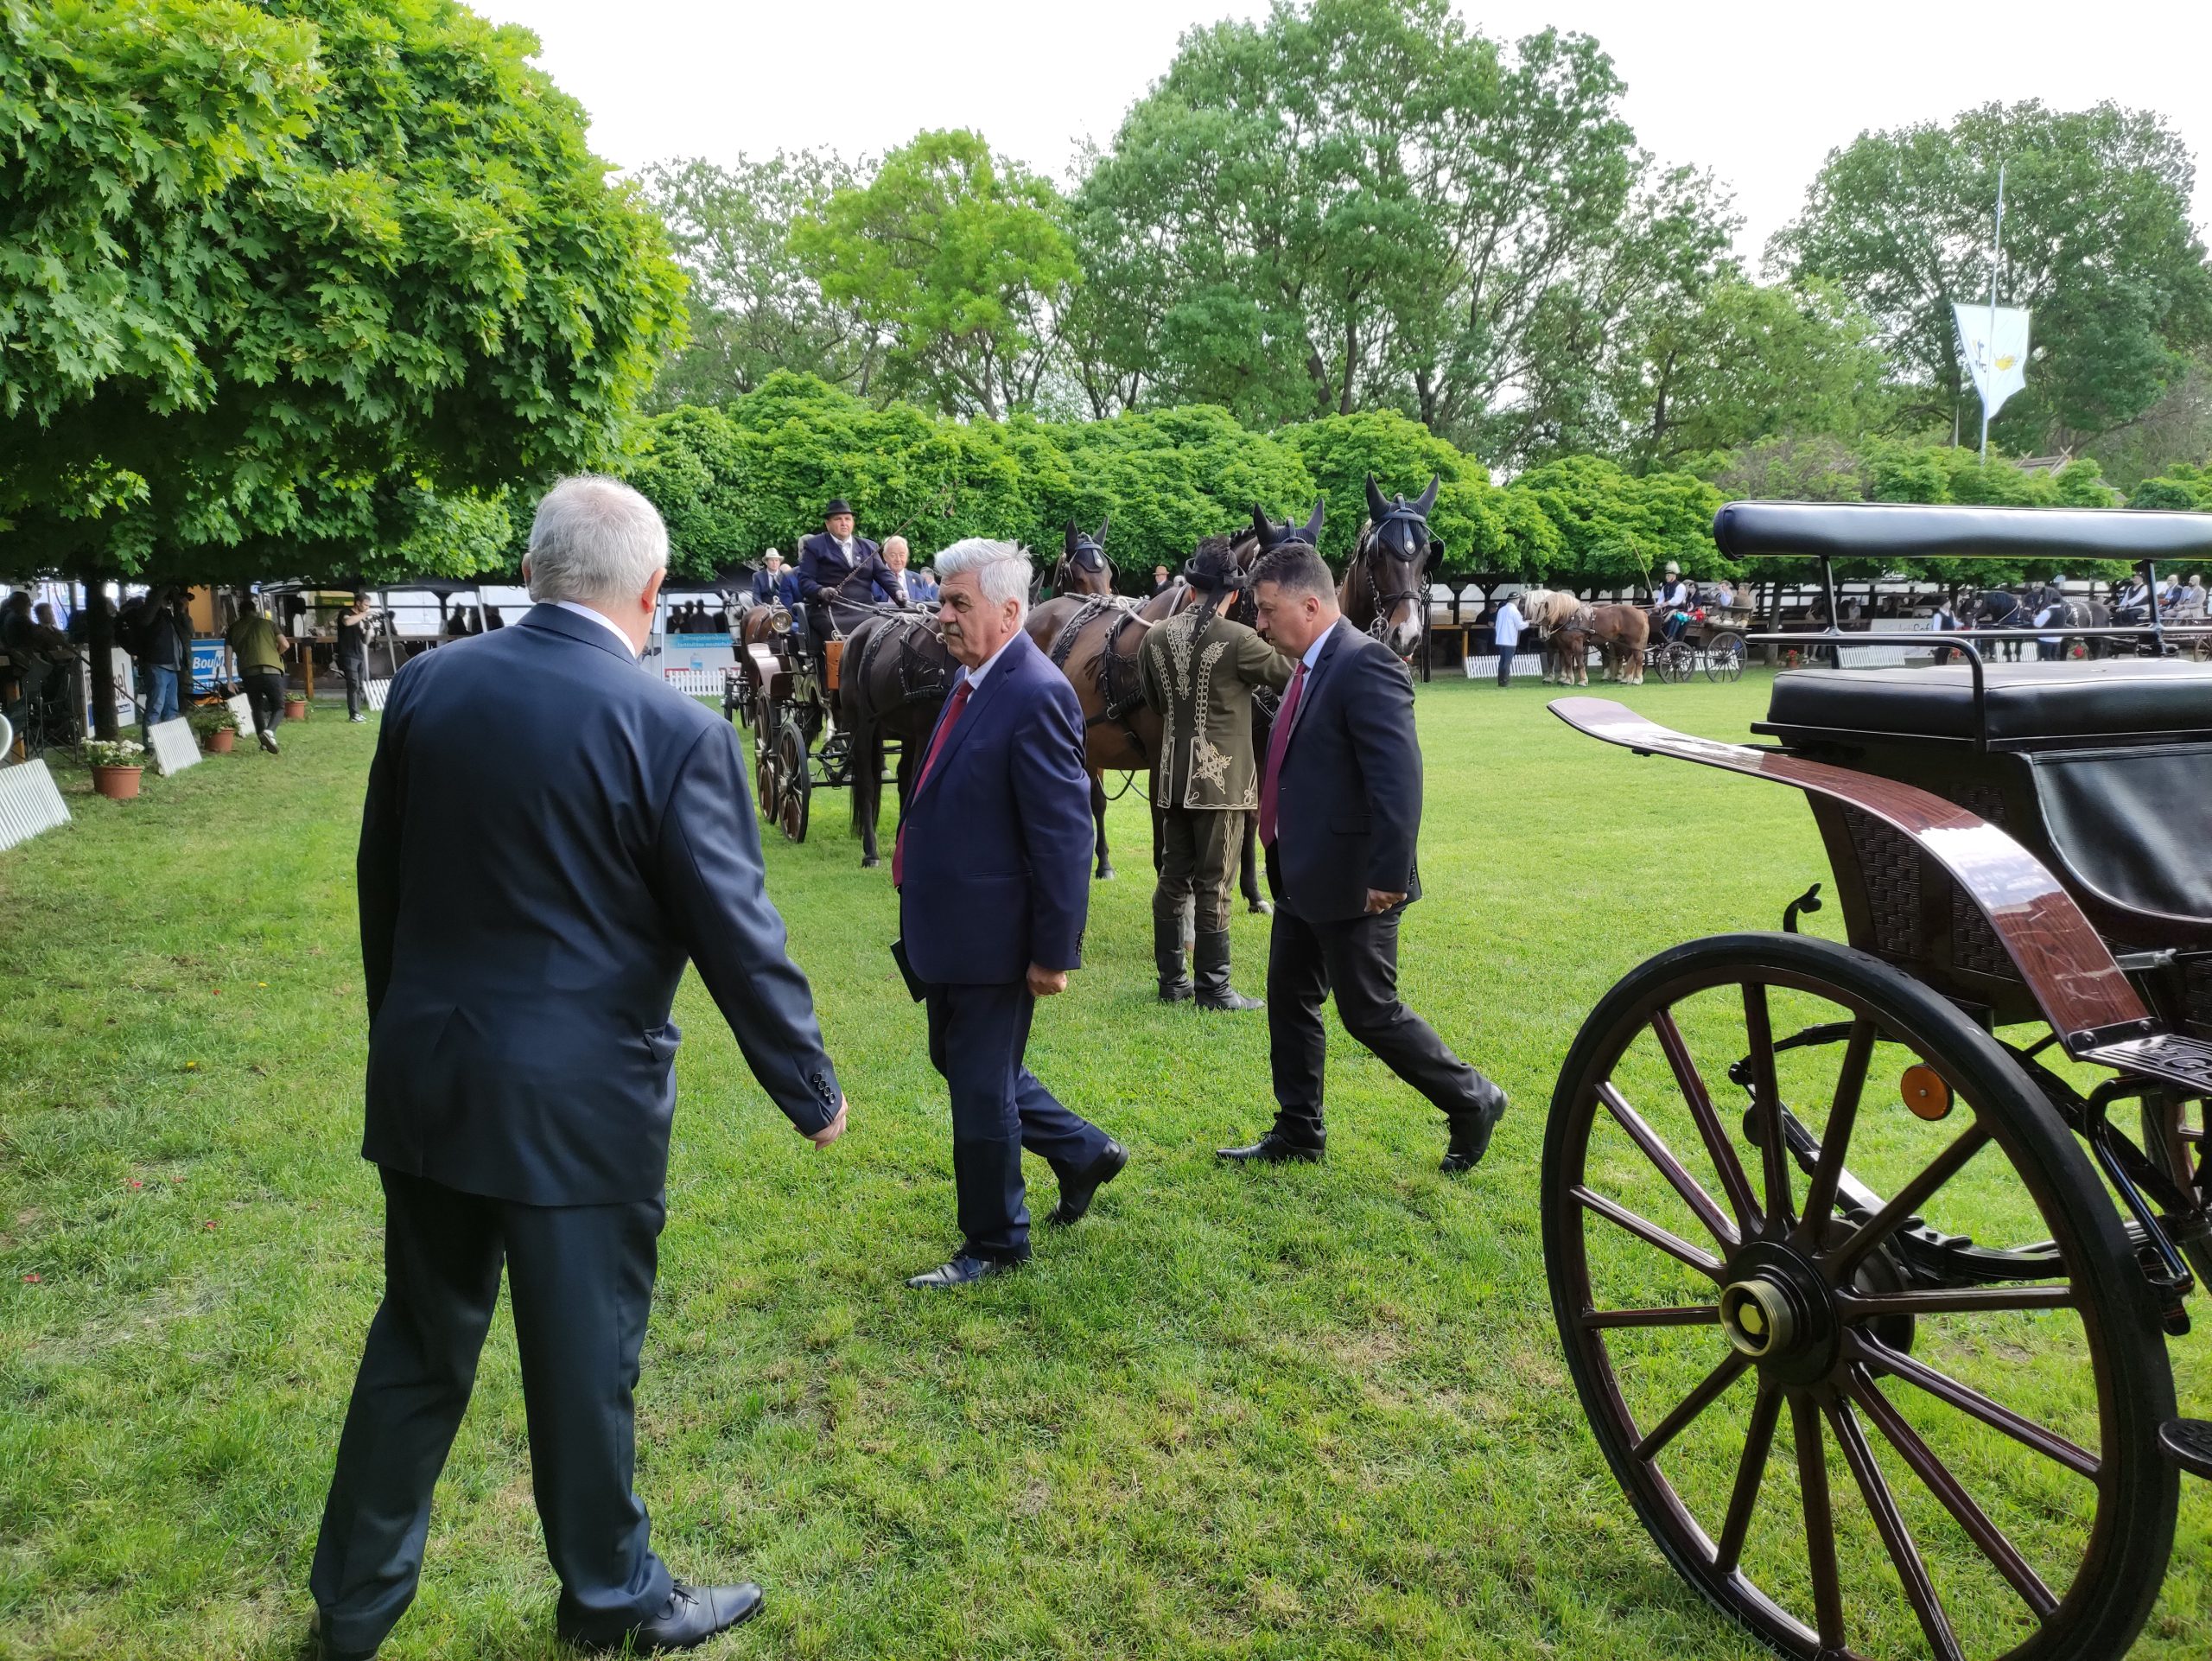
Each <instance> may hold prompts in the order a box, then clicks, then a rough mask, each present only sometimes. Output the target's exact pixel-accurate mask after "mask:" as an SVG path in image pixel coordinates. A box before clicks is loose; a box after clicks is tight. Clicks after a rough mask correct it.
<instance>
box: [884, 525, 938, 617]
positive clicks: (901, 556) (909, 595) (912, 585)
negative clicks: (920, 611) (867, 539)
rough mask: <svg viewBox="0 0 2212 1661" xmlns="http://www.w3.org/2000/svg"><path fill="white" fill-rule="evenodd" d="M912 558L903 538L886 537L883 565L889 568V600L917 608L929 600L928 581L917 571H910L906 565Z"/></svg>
mask: <svg viewBox="0 0 2212 1661" xmlns="http://www.w3.org/2000/svg"><path fill="white" fill-rule="evenodd" d="M912 557H913V555H912V550H909V549H908V548H907V546H906V538H904V537H887V538H884V543H883V563H885V564H886V565H887V566H889V567H890V568H891V598H892V599H893V600H894V601H898V603H899V604H900V605H902V606H918V605H920V604H921V603H922V601H925V600H926V599H928V598H929V581H928V579H927V578H925V576H923V575H922V574H921V573H920V572H919V571H910V570H907V569H906V563H907V561H908V560H910V559H912Z"/></svg>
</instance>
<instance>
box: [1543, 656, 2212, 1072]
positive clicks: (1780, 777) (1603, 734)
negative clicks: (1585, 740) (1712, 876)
mask: <svg viewBox="0 0 2212 1661" xmlns="http://www.w3.org/2000/svg"><path fill="white" fill-rule="evenodd" d="M1550 708H1551V711H1552V713H1553V714H1554V715H1555V716H1558V717H1559V718H1560V720H1561V721H1564V722H1567V725H1568V726H1570V727H1572V728H1573V729H1575V730H1576V731H1577V732H1580V733H1585V734H1587V735H1589V736H1591V737H1592V738H1599V739H1603V740H1604V741H1605V742H1607V743H1609V744H1618V745H1621V746H1623V747H1624V748H1627V749H1630V750H1633V751H1634V752H1635V753H1636V754H1638V755H1666V756H1671V757H1673V758H1675V760H1681V761H1695V762H1698V763H1700V765H1702V766H1705V767H1719V768H1722V769H1724V770H1726V771H1727V772H1730V773H1743V774H1745V775H1746V776H1747V777H1750V778H1753V779H1765V780H1771V781H1772V782H1774V783H1776V784H1783V785H1788V786H1791V787H1792V788H1794V789H1797V790H1802V791H1804V792H1806V793H1807V794H1808V795H1814V796H1821V797H1825V798H1827V799H1830V800H1834V801H1837V802H1840V803H1843V804H1844V805H1847V806H1850V807H1853V808H1856V809H1858V810H1859V811H1860V812H1862V813H1866V814H1868V815H1870V816H1872V818H1877V819H1879V820H1881V821H1882V822H1883V823H1884V824H1888V825H1890V826H1891V827H1893V828H1894V829H1895V830H1897V831H1899V832H1900V833H1901V834H1903V835H1904V836H1906V837H1910V838H1911V839H1912V841H1913V842H1915V843H1917V844H1918V845H1919V846H1920V847H1921V848H1922V849H1923V850H1925V851H1926V852H1927V854H1928V855H1929V857H1931V858H1933V859H1934V860H1935V861H1936V862H1937V863H1939V864H1941V865H1942V867H1943V869H1945V870H1946V871H1948V873H1949V874H1950V875H1951V877H1952V879H1953V880H1954V881H1955V882H1957V884H1958V885H1959V888H1960V890H1961V892H1962V893H1964V894H1966V895H1967V897H1968V898H1969V899H1971V900H1972V901H1973V902H1974V905H1975V906H1977V907H1980V911H1981V913H1982V914H1983V915H1984V916H1985V917H1986V918H1987V919H1988V920H1989V926H1990V927H1991V928H1992V929H1993V930H1994V931H1995V932H1996V935H1997V938H1998V939H1999V942H2000V943H2001V944H2002V945H2003V946H2004V948H2005V951H2006V952H2007V954H2008V955H2009V956H2010V957H2011V958H2012V963H2013V964H2014V966H2015V967H2016V968H2017V969H2018V971H2019V974H2020V977H2021V978H2022V979H2024V981H2026V982H2027V983H2028V988H2029V990H2030V991H2031V992H2032V993H2033V995H2034V996H2035V1000H2036V1003H2037V1007H2038V1008H2039V1009H2041V1010H2042V1011H2043V1014H2044V1019H2046V1020H2047V1021H2050V1025H2051V1029H2052V1030H2053V1031H2054V1032H2056V1033H2057V1034H2059V1037H2060V1041H2062V1042H2063V1044H2064V1045H2065V1047H2066V1049H2067V1053H2069V1054H2070V1055H2072V1056H2074V1057H2075V1058H2076V1059H2078V1060H2091V1061H2095V1060H2102V1061H2104V1062H2105V1065H2107V1066H2120V1067H2124V1068H2126V1070H2127V1071H2129V1072H2140V1073H2145V1074H2147V1075H2149V1076H2151V1077H2154V1078H2158V1079H2167V1080H2169V1081H2170V1082H2173V1083H2176V1084H2180V1085H2185V1086H2188V1087H2190V1089H2191V1091H2192V1093H2195V1092H2196V1091H2202V1090H2203V1089H2204V1087H2205V1085H2204V1083H2203V1079H2204V1072H2203V1069H2204V1067H2205V1065H2206V1060H2207V1058H2206V1057H2205V1056H2202V1055H2199V1054H2197V1053H2196V1051H2198V1050H2202V1049H2204V1048H2205V1047H2203V1046H2192V1045H2189V1044H2188V1043H2186V1041H2181V1040H2177V1039H2175V1038H2173V1037H2172V1036H2171V1034H2165V1033H2164V1032H2163V1031H2162V1029H2161V1026H2160V1023H2159V1022H2158V1021H2157V1020H2155V1019H2154V1018H2153V1017H2152V1015H2151V1012H2150V1011H2149V1009H2146V1008H2145V1006H2144V1003H2143V1001H2142V999H2141V998H2140V997H2139V996H2137V995H2136V991H2135V989H2134V987H2133V985H2132V984H2131V983H2129V981H2128V979H2127V977H2126V974H2125V973H2123V972H2122V971H2121V970H2120V965H2119V964H2117V963H2115V962H2114V961H2113V955H2112V951H2111V949H2110V948H2109V947H2108V946H2107V945H2106V944H2105V942H2104V939H2103V937H2102V936H2101V935H2100V934H2098V932H2097V931H2096V929H2095V927H2094V926H2092V925H2091V923H2090V921H2089V920H2088V918H2087V917H2086V916H2084V915H2083V914H2082V908H2081V907H2079V906H2077V905H2075V902H2074V899H2073V896H2072V895H2070V894H2068V893H2067V892H2066V890H2065V889H2064V888H2062V887H2060V886H2059V882H2058V879H2057V878H2056V877H2054V876H2053V875H2051V874H2050V872H2049V871H2048V870H2046V869H2044V866H2043V865H2042V863H2041V862H2038V861H2037V859H2036V857H2035V856H2033V855H2032V854H2031V853H2029V852H2028V850H2026V849H2024V848H2023V847H2022V846H2021V845H2020V844H2019V843H2017V842H2015V841H2014V840H2013V839H2012V837H2009V836H2007V835H2006V834H2005V832H2004V831H2001V830H1999V828H1998V827H1997V826H1995V825H1993V824H1989V823H1988V822H1987V821H1986V820H1984V819H1980V818H1976V817H1975V816H1974V814H1972V813H1969V812H1967V811H1966V810H1965V809H1964V808H1961V807H1958V806H1956V805H1953V804H1952V803H1950V802H1947V801H1945V800H1944V799H1942V797H1940V796H1935V795H1931V794H1930V793H1929V792H1927V791H1924V790H1919V789H1916V788H1915V787H1913V786H1910V785H1904V784H1899V783H1897V781H1896V780H1891V779H1885V778H1882V777H1880V776H1878V775H1877V774H1873V773H1853V772H1852V771H1851V770H1849V769H1848V768H1846V767H1832V766H1829V765H1828V764H1827V763H1826V762H1822V761H1814V760H1807V759H1806V758H1805V757H1803V756H1798V755H1789V754H1779V753H1777V752H1775V751H1771V750H1758V749H1753V748H1751V747H1750V746H1749V745H1745V744H1727V743H1722V742H1720V741H1718V740H1715V739H1709V738H1694V737H1692V736H1690V735H1688V734H1687V733H1678V732H1675V730H1673V729H1671V728H1668V727H1662V726H1660V725H1659V724H1658V723H1657V722H1654V721H1650V720H1648V719H1646V718H1645V717H1644V716H1640V715H1637V713H1636V712H1635V711H1634V710H1630V709H1627V708H1625V707H1624V706H1623V705H1621V704H1618V703H1614V702H1613V701H1612V700H1611V699H1610V698H1595V697H1567V698H1558V699H1555V700H1554V702H1553V703H1552V704H1551V706H1550Z"/></svg>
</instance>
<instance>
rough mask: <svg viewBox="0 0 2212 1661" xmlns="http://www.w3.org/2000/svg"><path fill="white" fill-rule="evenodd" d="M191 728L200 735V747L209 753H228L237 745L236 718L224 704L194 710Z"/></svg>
mask: <svg viewBox="0 0 2212 1661" xmlns="http://www.w3.org/2000/svg"><path fill="white" fill-rule="evenodd" d="M192 730H193V731H194V732H196V733H198V734H199V735H200V748H203V749H205V750H206V751H207V754H210V755H228V754H230V753H231V752H232V750H233V749H235V748H237V747H238V717H237V716H234V715H232V713H231V711H230V709H229V706H227V705H226V704H221V703H219V704H217V705H215V706H214V708H213V709H211V710H194V711H193V713H192Z"/></svg>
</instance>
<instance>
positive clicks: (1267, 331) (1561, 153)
mask: <svg viewBox="0 0 2212 1661" xmlns="http://www.w3.org/2000/svg"><path fill="white" fill-rule="evenodd" d="M1622 90H1623V88H1622V86H1621V83H1620V80H1619V79H1618V76H1617V75H1616V74H1615V73H1614V72H1613V69H1612V66H1611V62H1610V61H1609V60H1607V59H1606V57H1605V54H1604V53H1603V52H1602V51H1601V50H1600V49H1599V48H1598V46H1597V43H1596V42H1595V41H1592V40H1590V39H1589V38H1588V37H1586V36H1582V35H1560V34H1558V33H1556V32H1554V31H1545V32H1543V33H1541V34H1539V35H1532V36H1530V37H1529V38H1528V39H1526V40H1523V41H1520V42H1518V43H1517V44H1516V46H1514V47H1513V48H1510V49H1503V48H1499V47H1498V46H1497V44H1495V43H1493V42H1492V41H1488V40H1486V39H1484V38H1483V37H1482V36H1480V35H1475V34H1472V33H1471V32H1470V31H1469V30H1468V29H1466V28H1465V25H1463V24H1462V23H1461V22H1459V20H1458V18H1457V17H1455V16H1453V14H1452V10H1451V8H1450V6H1449V5H1448V4H1447V3H1446V0H1310V3H1301V4H1294V3H1289V0H1278V3H1277V4H1276V5H1275V7H1274V10H1272V11H1271V12H1270V13H1269V14H1268V16H1266V17H1265V18H1264V19H1262V21H1260V22H1255V23H1245V22H1224V23H1219V24H1217V25H1213V26H1211V27H1209V28H1205V29H1196V30H1193V31H1192V33H1191V34H1189V35H1186V36H1185V38H1184V40H1183V41H1182V44H1181V47H1180V48H1179V51H1178V53H1177V55H1176V58H1175V60H1174V61H1173V63H1172V64H1171V65H1170V66H1169V67H1168V71H1167V73H1166V75H1165V76H1164V77H1162V78H1161V80H1160V83H1159V84H1158V85H1157V86H1155V87H1154V89H1153V91H1152V92H1150V93H1148V94H1147V96H1146V97H1145V98H1144V99H1141V100H1140V101H1139V102H1138V103H1137V105H1135V107H1134V108H1133V109H1132V110H1131V111H1129V113H1128V117H1127V118H1125V119H1124V121H1123V123H1122V127H1121V129H1120V130H1119V131H1118V132H1117V133H1116V136H1115V138H1114V142H1113V143H1112V145H1111V146H1110V147H1109V148H1108V149H1107V150H1103V151H1102V152H1100V153H1098V154H1096V155H1095V156H1091V157H1090V158H1089V161H1088V165H1087V168H1086V170H1085V175H1084V182H1083V185H1082V187H1081V188H1080V190H1079V191H1078V192H1077V196H1076V199H1075V201H1074V204H1073V216H1072V223H1073V225H1074V226H1075V229H1076V233H1077V244H1078V246H1079V249H1080V251H1081V252H1082V254H1083V258H1084V270H1085V290H1086V291H1085V295H1084V298H1083V299H1082V300H1081V301H1080V302H1078V305H1077V316H1076V319H1075V320H1074V321H1077V323H1079V324H1087V325H1088V327H1078V328H1072V329H1071V331H1070V334H1069V336H1068V343H1069V347H1070V349H1071V354H1072V358H1073V367H1074V370H1075V372H1076V373H1077V376H1078V377H1079V378H1080V379H1081V380H1082V382H1083V384H1084V387H1085V389H1086V390H1087V391H1089V392H1090V396H1091V398H1092V400H1093V402H1094V404H1096V405H1098V406H1100V407H1104V406H1106V405H1107V404H1109V403H1110V402H1112V401H1115V400H1118V401H1120V402H1122V403H1123V404H1127V403H1134V402H1139V401H1144V400H1153V401H1181V400H1202V401H1205V402H1212V403H1219V404H1223V405H1224V406H1226V407H1228V408H1229V409H1230V410H1233V411H1235V412H1236V414H1237V415H1238V417H1240V418H1241V419H1243V420H1244V421H1246V422H1248V423H1252V424H1256V425H1268V424H1274V423H1281V422H1287V421H1294V420H1299V419H1305V418H1311V417H1318V416H1322V415H1329V414H1338V415H1343V414H1350V413H1351V412H1353V411H1355V410H1360V409H1363V408H1373V407H1378V406H1392V407H1397V408H1400V409H1402V410H1405V411H1406V412H1408V414H1411V415H1413V416H1414V417H1417V418H1418V419H1419V420H1421V422H1422V423H1424V424H1426V425H1427V426H1428V427H1429V428H1430V429H1431V430H1433V431H1435V432H1437V433H1439V434H1440V435H1441V436H1446V437H1448V438H1450V439H1452V440H1453V441H1454V442H1459V443H1461V444H1465V445H1466V446H1468V447H1470V448H1472V449H1478V451H1479V452H1480V453H1481V454H1484V455H1494V456H1496V457H1497V458H1498V459H1499V460H1500V461H1502V462H1503V463H1505V464H1507V465H1517V464H1518V463H1519V462H1520V461H1522V460H1523V459H1525V457H1526V456H1527V455H1529V454H1532V453H1535V452H1536V451H1538V450H1541V449H1544V448H1546V447H1548V446H1552V445H1555V444H1556V443H1558V442H1560V436H1561V435H1562V434H1563V433H1565V432H1567V431H1568V430H1573V431H1576V432H1579V431H1580V428H1581V425H1582V423H1584V422H1585V421H1586V420H1587V419H1591V418H1594V417H1595V415H1596V413H1597V409H1598V399H1597V397H1596V392H1595V387H1594V379H1593V376H1594V366H1596V365H1597V364H1598V363H1599V361H1600V360H1601V359H1602V357H1603V356H1604V354H1605V350H1606V349H1607V347H1609V345H1610V344H1611V341H1612V340H1613V338H1614V335H1615V334H1616V332H1617V331H1618V328H1619V327H1620V326H1621V324H1622V321H1623V319H1624V316H1625V315H1626V313H1627V312H1628V310H1629V309H1630V307H1632V306H1634V305H1636V304H1637V303H1638V302H1643V301H1645V300H1648V299H1649V297H1650V296H1654V295H1656V294H1657V293H1659V292H1661V291H1662V290H1665V289H1667V288H1668V287H1669V285H1672V286H1674V287H1677V288H1680V287H1686V286H1687V287H1691V288H1694V287H1695V286H1697V285H1698V284H1699V283H1701V282H1702V281H1703V280H1704V279H1705V278H1706V277H1709V276H1710V274H1711V272H1712V270H1713V268H1714V264H1715V262H1716V260H1717V259H1718V258H1719V254H1720V252H1721V251H1722V249H1723V247H1724V246H1725V244H1726V226H1725V222H1724V219H1723V216H1722V214H1721V212H1720V209H1719V205H1718V203H1717V201H1716V200H1715V198H1714V195H1713V192H1712V189H1711V188H1710V185H1709V181H1705V180H1704V179H1703V178H1702V177H1701V176H1700V175H1692V174H1688V173H1683V172H1675V173H1668V172H1664V171H1662V170H1661V169H1656V167H1654V166H1653V164H1652V163H1651V162H1650V161H1649V158H1648V157H1646V156H1643V155H1642V154H1641V153H1640V152H1639V151H1638V150H1637V149H1636V145H1635V138H1634V135H1633V134H1632V133H1631V132H1630V130H1629V128H1628V126H1627V124H1625V122H1624V121H1623V120H1622V119H1621V118H1620V115H1619V111H1618V105H1619V100H1620V96H1621V93H1622Z"/></svg>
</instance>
